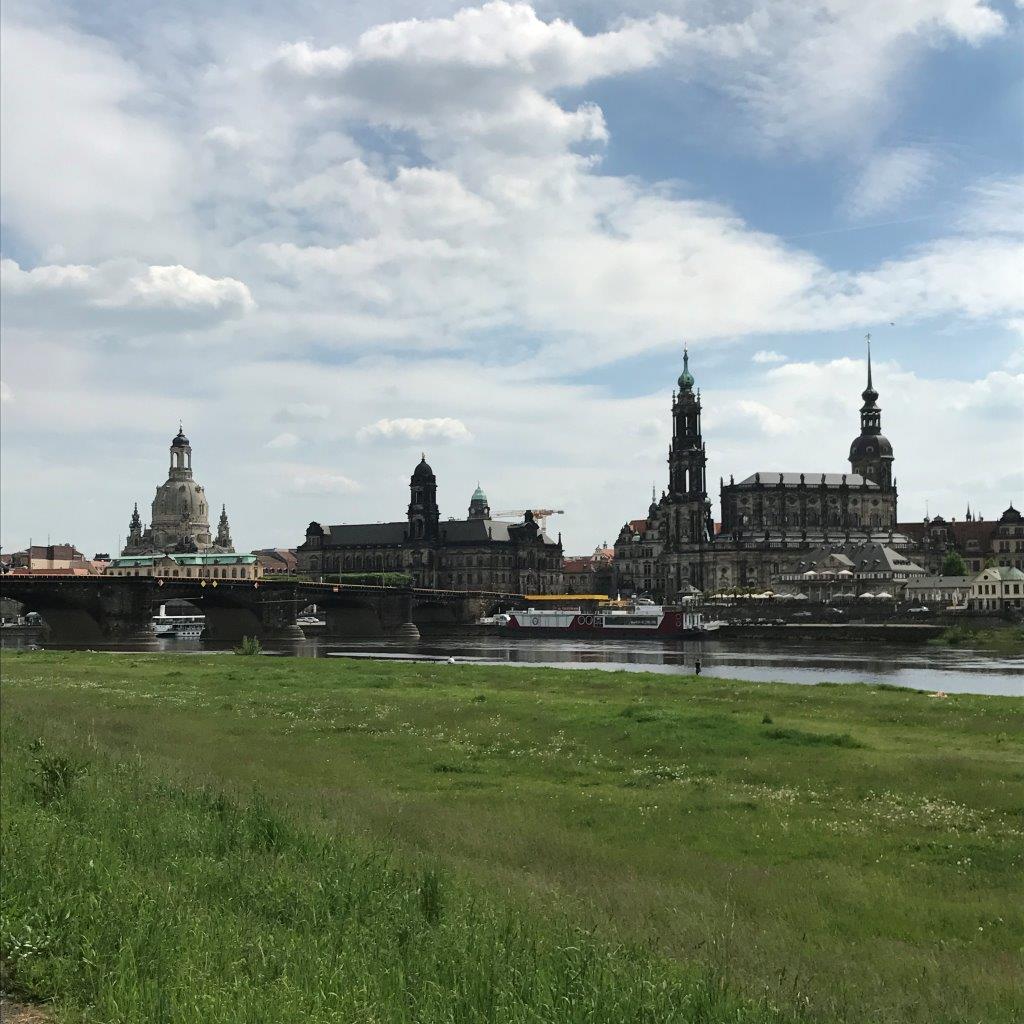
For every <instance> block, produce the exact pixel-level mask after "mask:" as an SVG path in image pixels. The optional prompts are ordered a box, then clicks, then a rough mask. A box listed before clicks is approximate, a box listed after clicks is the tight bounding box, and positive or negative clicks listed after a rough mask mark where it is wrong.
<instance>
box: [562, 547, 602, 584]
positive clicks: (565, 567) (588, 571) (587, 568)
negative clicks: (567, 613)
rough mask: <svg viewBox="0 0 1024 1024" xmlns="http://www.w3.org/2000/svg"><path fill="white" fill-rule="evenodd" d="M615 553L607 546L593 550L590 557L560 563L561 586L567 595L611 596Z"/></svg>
mask: <svg viewBox="0 0 1024 1024" xmlns="http://www.w3.org/2000/svg"><path fill="white" fill-rule="evenodd" d="M614 556H615V552H614V550H613V549H612V548H610V547H608V545H607V544H602V545H600V546H599V547H596V548H594V553H593V554H592V555H579V556H578V557H569V558H566V559H565V560H564V561H563V563H562V573H563V579H562V582H563V586H564V587H565V592H566V593H567V594H604V595H607V596H609V597H610V596H613V592H612V586H613V580H612V576H613V570H612V560H613V558H614Z"/></svg>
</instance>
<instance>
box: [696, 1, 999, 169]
mask: <svg viewBox="0 0 1024 1024" xmlns="http://www.w3.org/2000/svg"><path fill="white" fill-rule="evenodd" d="M745 6H747V7H749V8H750V13H749V14H748V15H747V16H746V17H745V18H742V19H741V20H740V22H739V24H738V29H737V30H738V32H740V34H741V35H742V37H743V38H745V39H746V40H748V42H749V45H748V46H747V47H746V48H744V49H743V50H742V51H740V53H739V54H738V59H737V60H734V61H728V60H723V59H721V57H719V58H718V59H713V60H712V61H710V62H709V63H708V64H707V65H706V68H705V70H706V73H707V75H708V76H709V78H710V80H711V81H712V82H713V83H715V84H717V85H718V86H719V87H720V88H721V89H723V90H724V91H725V92H727V93H730V94H732V95H733V96H734V97H735V98H736V99H737V101H738V102H739V103H740V104H742V105H743V106H744V107H745V108H746V109H747V111H748V114H749V121H750V125H751V128H752V130H753V131H755V132H756V133H757V134H758V135H759V136H760V137H761V138H763V139H764V140H766V141H767V142H769V143H771V144H786V145H796V146H798V147H799V148H801V149H804V150H811V151H815V150H821V149H824V148H829V149H831V148H832V147H834V146H837V145H840V146H842V147H843V148H844V149H846V151H847V152H849V151H850V150H851V149H855V148H856V147H857V143H858V141H859V140H863V139H865V138H870V137H872V136H874V135H875V134H876V133H877V132H878V130H879V128H880V127H881V126H883V125H884V124H885V123H886V122H887V121H888V120H889V118H891V116H892V114H893V112H894V110H895V104H894V103H893V96H894V93H897V92H898V90H899V87H900V86H901V84H902V83H901V79H902V77H903V75H904V74H905V72H906V70H907V69H908V68H909V67H911V66H912V65H913V63H914V60H915V58H916V57H917V55H918V54H920V53H921V52H922V51H923V50H924V49H926V48H928V47H941V46H943V45H946V44H947V43H948V42H950V41H956V42H961V43H966V44H968V45H971V46H977V45H980V44H981V43H983V42H984V41H985V40H987V39H990V38H992V37H994V36H997V35H999V34H1000V33H1001V32H1002V31H1003V30H1004V28H1005V20H1004V19H1003V17H1002V15H1000V14H999V13H998V11H996V10H994V9H993V8H992V7H990V6H989V5H988V4H986V3H984V2H982V0H776V2H774V3H771V4H761V3H756V2H753V3H750V4H747V5H745Z"/></svg>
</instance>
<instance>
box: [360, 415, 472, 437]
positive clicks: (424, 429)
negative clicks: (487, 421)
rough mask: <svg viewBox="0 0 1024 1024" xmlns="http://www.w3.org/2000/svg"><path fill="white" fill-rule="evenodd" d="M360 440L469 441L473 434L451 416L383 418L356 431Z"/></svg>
mask: <svg viewBox="0 0 1024 1024" xmlns="http://www.w3.org/2000/svg"><path fill="white" fill-rule="evenodd" d="M356 437H358V438H359V440H360V441H397V442H399V443H404V444H410V443H416V444H418V443H420V442H421V441H422V442H424V443H426V442H428V441H434V442H437V441H441V442H447V441H469V440H472V437H473V435H472V434H471V433H470V432H469V430H468V429H467V428H466V425H465V424H464V423H463V422H462V421H461V420H456V419H451V418H450V417H447V416H445V417H438V418H435V419H412V418H407V417H404V418H401V419H393V420H389V419H381V420H377V422H376V423H370V424H368V425H367V426H365V427H360V429H359V430H358V432H357V433H356Z"/></svg>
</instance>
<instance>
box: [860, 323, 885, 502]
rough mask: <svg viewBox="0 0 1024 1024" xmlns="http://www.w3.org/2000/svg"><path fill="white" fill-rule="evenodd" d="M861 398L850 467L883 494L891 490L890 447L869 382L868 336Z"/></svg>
mask: <svg viewBox="0 0 1024 1024" xmlns="http://www.w3.org/2000/svg"><path fill="white" fill-rule="evenodd" d="M861 398H863V399H864V404H863V405H862V406H861V410H860V436H859V437H857V438H855V439H854V442H853V444H852V445H850V467H851V469H852V470H853V471H854V473H859V474H860V475H861V476H862V477H864V478H865V479H867V480H871V481H872V482H873V483H876V484H878V486H879V487H881V488H882V489H883V490H885V491H889V490H895V487H894V485H893V479H892V462H893V454H892V445H891V444H890V443H889V439H888V438H887V437H885V436H884V435H883V434H882V410H881V409H880V408H879V406H878V392H877V391H876V390H875V388H874V385H873V384H872V382H871V336H870V335H868V386H867V387H866V388H865V389H864V392H863V394H862V395H861Z"/></svg>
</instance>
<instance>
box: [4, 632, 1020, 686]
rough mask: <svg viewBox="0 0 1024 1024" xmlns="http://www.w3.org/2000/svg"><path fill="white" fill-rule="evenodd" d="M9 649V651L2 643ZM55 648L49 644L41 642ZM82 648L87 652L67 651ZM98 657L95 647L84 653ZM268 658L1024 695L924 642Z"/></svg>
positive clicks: (521, 645)
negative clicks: (431, 662) (428, 662)
mask: <svg viewBox="0 0 1024 1024" xmlns="http://www.w3.org/2000/svg"><path fill="white" fill-rule="evenodd" d="M11 646H14V644H11ZM47 646H48V647H51V648H56V647H59V646H60V645H58V644H48V645H47ZM73 646H77V647H82V646H86V645H73ZM88 646H90V647H92V648H93V649H99V646H98V645H96V644H90V645H88ZM265 647H266V649H267V650H268V651H272V652H273V653H275V654H280V655H288V656H295V657H307V658H322V657H332V656H343V655H348V656H351V657H361V658H388V659H402V660H405V659H411V660H421V659H438V660H447V659H449V658H455V659H456V660H457V661H467V662H478V663H484V664H501V665H547V666H551V667H554V668H595V669H605V670H608V671H627V672H659V673H664V674H666V675H681V674H689V673H691V672H693V670H694V664H695V662H696V661H697V660H698V659H699V660H700V662H701V667H702V670H703V673H704V675H706V676H720V677H723V678H727V679H745V680H750V681H752V682H783V683H804V684H813V683H820V682H830V683H864V682H867V683H889V684H892V685H894V686H906V687H910V688H912V689H922V690H932V691H934V690H944V691H946V692H949V693H985V694H1000V695H1009V696H1015V697H1024V657H1022V656H1009V655H1004V654H998V653H993V652H989V651H976V650H965V649H961V648H949V647H937V646H932V645H928V644H909V643H905V644H900V643H883V642H873V643H850V642H841V641H828V640H804V641H800V640H793V639H788V638H787V639H786V641H785V643H781V642H779V641H775V640H761V639H757V640H755V639H745V638H741V637H730V638H728V639H725V638H723V639H720V640H701V641H678V640H676V641H658V640H621V641H619V640H613V641H608V640H603V641H597V640H589V641H588V640H581V639H561V638H516V637H504V636H489V635H483V634H478V635H474V634H472V633H471V632H468V631H466V630H460V631H453V632H451V633H432V634H430V635H429V636H424V637H423V638H422V639H421V640H420V641H419V642H417V643H409V642H408V641H399V640H387V639H367V640H350V639H344V640H333V639H326V638H310V639H306V640H299V641H281V642H278V643H269V644H266V645H265ZM102 649H104V650H115V651H152V652H162V651H178V652H188V653H199V652H216V651H224V650H227V649H229V648H228V647H227V645H223V644H221V645H218V644H215V643H210V644H207V643H205V642H203V641H198V640H175V639H160V640H158V639H156V638H155V637H154V638H153V639H151V640H143V641H139V642H134V643H125V644H108V645H105V646H103V648H102Z"/></svg>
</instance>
